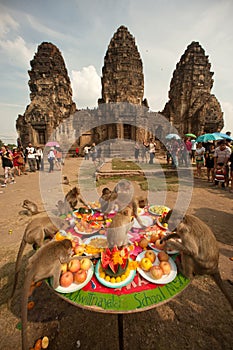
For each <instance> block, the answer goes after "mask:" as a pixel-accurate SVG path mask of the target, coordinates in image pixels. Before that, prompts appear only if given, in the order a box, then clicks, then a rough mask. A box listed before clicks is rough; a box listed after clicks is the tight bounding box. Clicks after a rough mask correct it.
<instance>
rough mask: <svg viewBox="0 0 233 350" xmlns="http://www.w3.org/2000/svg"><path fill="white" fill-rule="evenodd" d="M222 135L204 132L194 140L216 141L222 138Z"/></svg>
mask: <svg viewBox="0 0 233 350" xmlns="http://www.w3.org/2000/svg"><path fill="white" fill-rule="evenodd" d="M222 139H223V137H221V136H218V135H215V134H214V133H213V134H204V135H201V136H198V138H197V139H196V142H208V141H217V140H222Z"/></svg>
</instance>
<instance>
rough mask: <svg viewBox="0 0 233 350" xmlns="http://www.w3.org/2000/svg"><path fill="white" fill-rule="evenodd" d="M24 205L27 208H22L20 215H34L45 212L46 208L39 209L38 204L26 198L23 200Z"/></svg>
mask: <svg viewBox="0 0 233 350" xmlns="http://www.w3.org/2000/svg"><path fill="white" fill-rule="evenodd" d="M22 207H23V208H25V209H26V210H21V211H20V212H19V214H20V215H28V216H32V215H36V214H39V213H42V212H45V210H43V211H39V210H38V206H37V204H36V203H34V202H32V201H30V200H29V199H25V200H24V201H23V205H22Z"/></svg>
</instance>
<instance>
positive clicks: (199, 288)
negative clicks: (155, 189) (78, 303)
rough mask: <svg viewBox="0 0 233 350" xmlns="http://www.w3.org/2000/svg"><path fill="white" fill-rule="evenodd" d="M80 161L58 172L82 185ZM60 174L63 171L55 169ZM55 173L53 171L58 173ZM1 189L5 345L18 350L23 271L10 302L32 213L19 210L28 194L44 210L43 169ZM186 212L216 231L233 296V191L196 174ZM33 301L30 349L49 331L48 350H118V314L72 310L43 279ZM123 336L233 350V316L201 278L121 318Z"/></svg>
mask: <svg viewBox="0 0 233 350" xmlns="http://www.w3.org/2000/svg"><path fill="white" fill-rule="evenodd" d="M80 162H81V160H80V159H75V158H69V159H67V161H66V162H65V167H64V169H63V170H62V172H59V174H60V173H62V174H63V175H67V176H68V177H69V179H70V181H71V184H72V185H73V184H75V183H77V169H78V164H79V163H80ZM55 173H56V174H58V170H56V171H55ZM55 173H54V174H48V176H50V177H51V176H55ZM50 179H51V178H50ZM0 180H2V170H0ZM48 181H49V180H48ZM110 187H111V186H110ZM63 189H64V192H66V191H67V190H68V189H69V187H68V186H64V187H63ZM0 191H1V193H0V198H1V201H0V211H1V247H0V303H1V305H0V329H1V331H0V349H1V350H19V349H21V345H20V344H21V331H20V330H19V329H18V328H19V322H20V287H21V285H22V274H21V277H20V282H19V285H18V289H17V292H16V295H15V298H14V300H13V302H12V305H11V307H10V308H9V309H8V307H7V301H8V298H9V296H10V292H11V287H12V280H13V272H14V263H15V259H16V255H17V251H18V248H19V244H20V241H21V238H22V235H23V232H24V228H25V226H26V224H27V223H28V222H29V221H30V218H28V217H26V216H21V215H19V211H20V210H22V207H21V205H22V202H23V200H24V199H26V198H27V199H30V200H32V201H34V202H36V203H37V204H38V206H39V208H40V210H41V211H42V210H44V205H43V203H44V201H43V200H42V198H41V191H40V185H39V172H37V173H28V175H22V176H21V177H17V178H16V184H13V185H9V186H8V187H7V188H2V189H0ZM98 191H99V190H98ZM155 196H156V194H155ZM176 196H177V193H176V192H169V195H168V197H167V202H166V204H167V205H168V206H170V207H172V206H173V203H174V202H175V200H176ZM61 198H62V197H61ZM188 213H191V214H194V215H196V216H197V217H199V218H200V219H203V220H204V221H205V222H206V223H207V224H208V225H209V226H210V227H211V228H212V229H213V231H214V233H215V235H216V238H217V240H218V242H219V247H220V262H219V266H220V271H221V275H222V278H223V280H224V283H225V285H226V287H227V288H228V291H229V293H231V295H232V296H233V286H232V285H231V284H230V283H228V282H227V280H228V279H229V280H231V281H233V261H231V260H230V257H233V236H232V234H233V231H232V222H233V220H232V219H233V216H232V213H233V195H232V194H230V193H228V192H227V191H223V190H221V189H213V188H211V187H210V185H209V184H208V183H207V181H206V179H201V180H200V179H195V180H194V188H193V194H192V198H191V202H190V204H189V205H188ZM38 215H42V214H38ZM30 255H31V249H30V247H28V248H27V249H26V251H25V257H24V260H23V266H22V267H24V266H25V263H26V261H27V259H28V257H29V256H30ZM32 300H33V301H34V302H35V307H34V308H33V309H32V310H30V311H29V313H28V318H29V323H28V338H29V343H30V346H33V345H34V342H35V340H36V339H38V338H39V337H41V336H44V335H47V336H48V337H49V339H50V345H49V349H54V350H63V349H64V350H65V349H67V350H73V349H78V348H80V349H83V350H84V349H87V350H90V349H91V350H98V349H105V350H108V349H109V350H110V349H111V350H116V349H119V340H118V316H117V315H108V314H102V313H94V312H90V311H88V310H83V309H80V308H77V307H74V306H73V305H70V304H68V303H67V302H65V301H64V300H62V299H61V298H60V297H59V296H57V295H56V294H54V293H53V292H52V291H51V290H50V289H49V288H48V286H47V285H46V284H45V283H43V284H42V286H40V287H38V288H36V290H35V292H34V294H33V296H32ZM123 334H124V350H131V349H138V350H140V349H143V350H147V349H148V350H153V349H156V350H164V349H173V350H178V349H192V350H196V349H198V350H199V349H201V350H209V349H212V350H220V349H222V350H223V349H224V350H230V349H233V313H232V311H231V308H230V306H229V304H228V302H227V301H226V299H225V297H224V296H223V295H222V294H221V292H220V290H219V289H218V287H217V286H216V285H215V283H214V282H213V281H212V279H211V278H209V277H206V276H204V277H197V278H196V279H195V280H194V281H192V283H190V285H189V286H188V287H187V288H186V289H185V290H184V291H183V292H182V293H181V294H180V295H179V296H177V297H176V298H174V299H173V300H171V301H170V302H168V303H166V304H164V305H162V306H159V307H157V308H154V309H151V310H149V311H145V312H139V313H134V314H127V315H124V316H123Z"/></svg>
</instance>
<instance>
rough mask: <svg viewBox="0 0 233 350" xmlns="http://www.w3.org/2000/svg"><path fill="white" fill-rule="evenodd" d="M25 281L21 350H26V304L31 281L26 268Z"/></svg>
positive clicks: (22, 305) (22, 302) (22, 304)
mask: <svg viewBox="0 0 233 350" xmlns="http://www.w3.org/2000/svg"><path fill="white" fill-rule="evenodd" d="M25 276H26V277H25V280H24V285H23V293H22V298H21V322H22V332H21V335H22V350H28V338H27V320H28V315H27V304H28V293H29V288H30V285H31V281H32V276H31V272H30V270H29V269H28V268H27V269H26V273H25Z"/></svg>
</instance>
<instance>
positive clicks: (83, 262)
mask: <svg viewBox="0 0 233 350" xmlns="http://www.w3.org/2000/svg"><path fill="white" fill-rule="evenodd" d="M90 267H91V260H90V259H88V258H83V259H82V260H81V261H80V268H81V269H82V270H86V271H87V270H89V268H90Z"/></svg>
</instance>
